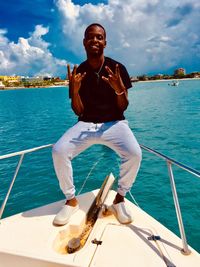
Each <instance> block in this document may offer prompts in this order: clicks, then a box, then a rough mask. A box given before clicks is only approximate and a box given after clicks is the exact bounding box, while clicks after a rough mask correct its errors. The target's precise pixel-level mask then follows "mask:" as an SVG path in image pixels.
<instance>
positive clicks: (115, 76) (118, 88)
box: [102, 64, 126, 94]
mask: <svg viewBox="0 0 200 267" xmlns="http://www.w3.org/2000/svg"><path fill="white" fill-rule="evenodd" d="M105 69H106V70H107V72H108V78H106V77H105V76H102V79H103V80H104V81H105V82H107V83H108V84H109V85H110V86H111V87H112V88H113V89H114V90H115V92H116V94H121V93H122V92H124V93H125V91H126V89H125V86H124V84H123V81H122V79H121V76H120V71H119V65H118V64H116V67H115V73H113V71H112V70H111V69H110V68H109V67H108V66H106V67H105Z"/></svg>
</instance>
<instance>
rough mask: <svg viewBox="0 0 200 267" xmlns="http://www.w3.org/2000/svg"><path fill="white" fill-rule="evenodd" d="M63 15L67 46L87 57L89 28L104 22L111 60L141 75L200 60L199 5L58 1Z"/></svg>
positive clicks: (153, 0) (182, 0)
mask: <svg viewBox="0 0 200 267" xmlns="http://www.w3.org/2000/svg"><path fill="white" fill-rule="evenodd" d="M56 4H57V7H58V10H59V11H60V13H61V15H62V24H63V33H64V35H65V37H64V38H65V39H66V46H68V49H70V50H71V51H72V52H73V53H74V54H76V55H77V57H78V56H80V55H81V57H83V55H84V49H83V47H82V38H83V33H84V29H85V27H86V26H87V25H88V24H90V23H92V22H99V23H101V24H102V25H104V26H105V28H106V30H107V36H108V37H107V39H108V46H107V49H106V52H105V53H106V55H108V56H111V57H113V58H115V59H118V60H120V61H122V62H123V63H125V64H126V66H127V67H128V69H129V72H131V73H134V74H139V73H143V72H151V71H154V70H162V71H167V69H169V68H172V67H173V66H177V65H178V64H179V63H180V64H183V62H185V64H187V59H188V58H189V57H194V56H196V53H197V51H196V50H197V49H198V43H200V36H199V29H198V25H199V12H200V5H199V3H198V0H191V1H188V0H173V1H172V0H167V1H161V0H135V1H132V0H124V1H119V0H109V1H108V4H103V3H101V4H96V5H93V4H85V5H82V6H81V5H75V4H74V3H73V1H71V0H57V1H56Z"/></svg>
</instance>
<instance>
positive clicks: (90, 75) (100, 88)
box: [77, 57, 132, 123]
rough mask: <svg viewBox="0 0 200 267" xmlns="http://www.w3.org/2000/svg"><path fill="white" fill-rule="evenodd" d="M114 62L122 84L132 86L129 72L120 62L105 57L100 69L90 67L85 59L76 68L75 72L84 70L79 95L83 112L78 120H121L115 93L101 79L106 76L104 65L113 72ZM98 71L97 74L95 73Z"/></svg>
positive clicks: (121, 113)
mask: <svg viewBox="0 0 200 267" xmlns="http://www.w3.org/2000/svg"><path fill="white" fill-rule="evenodd" d="M116 64H118V65H119V70H120V76H121V78H122V81H123V83H124V86H125V87H126V88H127V89H128V88H130V87H132V85H131V81H130V77H129V74H128V72H127V70H126V68H125V67H124V65H122V64H121V63H119V62H117V61H115V60H113V59H111V58H108V57H105V61H104V64H103V66H102V68H101V71H100V72H99V73H98V71H99V70H96V72H95V70H94V69H92V67H91V66H90V65H89V63H88V62H87V61H84V62H83V63H81V64H80V65H79V67H78V68H77V73H84V72H86V76H85V77H84V78H83V80H82V83H81V88H80V91H79V95H80V97H81V101H82V103H83V106H84V112H83V114H82V115H81V116H80V117H79V121H85V122H93V123H101V122H109V121H115V120H123V119H124V114H123V111H121V110H120V109H119V108H118V106H117V95H116V94H115V91H114V89H113V88H112V87H111V86H110V85H109V84H108V83H106V82H104V81H103V80H102V78H101V77H102V76H105V77H108V72H107V71H106V69H105V66H108V67H109V68H110V69H111V70H112V71H113V72H115V67H116ZM97 73H98V74H97Z"/></svg>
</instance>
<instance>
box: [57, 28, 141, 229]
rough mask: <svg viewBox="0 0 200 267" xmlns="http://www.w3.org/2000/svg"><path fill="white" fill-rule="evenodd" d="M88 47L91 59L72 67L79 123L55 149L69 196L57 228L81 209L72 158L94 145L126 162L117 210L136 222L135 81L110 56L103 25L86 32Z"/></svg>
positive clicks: (61, 180)
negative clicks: (130, 111)
mask: <svg viewBox="0 0 200 267" xmlns="http://www.w3.org/2000/svg"><path fill="white" fill-rule="evenodd" d="M83 45H84V47H85V51H86V55H87V60H86V61H84V62H83V63H81V64H80V65H79V67H78V68H77V67H76V66H75V67H74V69H73V72H72V73H71V72H70V66H68V76H69V82H70V83H69V90H70V97H71V105H72V109H73V111H74V112H75V114H76V115H77V116H78V122H77V123H76V124H75V125H74V126H73V127H72V128H70V129H69V130H67V132H66V133H65V134H64V135H63V136H62V137H61V138H60V139H59V140H58V142H57V143H56V144H55V145H54V146H53V161H54V168H55V171H56V175H57V177H58V180H59V184H60V187H61V190H62V192H63V193H64V195H65V196H66V203H65V205H64V206H63V207H62V209H61V210H60V212H59V213H58V214H57V215H56V217H55V218H54V224H57V225H64V224H66V223H67V222H68V220H69V218H70V216H71V215H72V214H73V213H74V212H75V211H77V210H78V208H79V206H78V201H77V199H76V197H75V187H74V184H73V171H72V164H71V160H72V159H73V158H74V157H75V156H77V155H78V154H80V153H81V152H82V151H84V150H85V149H87V148H88V147H90V146H91V145H94V144H103V145H106V146H108V147H110V148H111V149H113V150H114V151H115V152H116V153H117V154H118V155H119V156H120V158H121V167H120V178H119V181H118V190H117V194H116V196H115V199H114V201H113V205H112V206H113V209H114V210H115V212H116V215H117V218H118V220H119V221H120V222H121V223H130V222H131V221H132V218H131V215H130V214H129V213H128V211H127V209H126V206H125V202H124V197H125V195H126V193H127V192H128V191H129V190H130V189H131V186H132V184H133V182H134V181H135V178H136V175H137V172H138V170H139V167H140V162H141V149H140V146H139V144H138V142H137V140H136V138H135V137H134V135H133V133H132V131H131V129H130V128H129V126H128V122H127V121H126V120H125V117H124V111H125V110H126V108H127V106H128V92H127V89H129V88H130V87H131V82H130V78H129V75H128V72H127V70H126V68H125V67H124V66H123V65H122V64H121V63H119V62H116V61H115V60H113V59H111V58H108V57H105V56H104V48H105V47H106V31H105V29H104V28H103V26H102V25H100V24H97V23H94V24H91V25H89V26H88V27H87V28H86V30H85V36H84V39H83Z"/></svg>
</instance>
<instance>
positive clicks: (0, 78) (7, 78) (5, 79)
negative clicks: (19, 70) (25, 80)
mask: <svg viewBox="0 0 200 267" xmlns="http://www.w3.org/2000/svg"><path fill="white" fill-rule="evenodd" d="M0 81H2V82H8V83H16V82H20V81H21V77H20V76H7V75H1V76H0Z"/></svg>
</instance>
